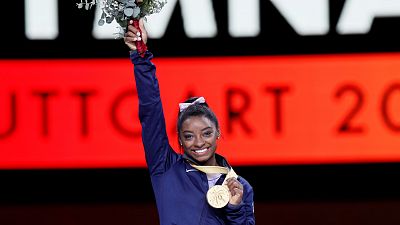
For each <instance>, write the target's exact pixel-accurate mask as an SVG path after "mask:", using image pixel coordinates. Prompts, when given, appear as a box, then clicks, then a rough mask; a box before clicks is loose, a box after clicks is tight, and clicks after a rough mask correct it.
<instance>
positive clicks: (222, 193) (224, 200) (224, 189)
mask: <svg viewBox="0 0 400 225" xmlns="http://www.w3.org/2000/svg"><path fill="white" fill-rule="evenodd" d="M190 165H191V166H192V167H193V168H196V169H198V170H200V171H202V172H204V173H222V174H226V177H225V180H224V182H223V183H222V185H215V186H213V187H211V188H210V189H209V190H208V191H207V202H208V204H210V206H212V207H214V208H222V207H224V206H226V205H227V204H228V203H229V200H230V199H231V193H230V192H229V188H228V186H227V185H226V180H227V179H228V178H231V177H234V178H237V177H238V175H237V174H236V173H235V171H233V169H232V168H230V169H229V168H227V167H220V166H197V165H193V164H190Z"/></svg>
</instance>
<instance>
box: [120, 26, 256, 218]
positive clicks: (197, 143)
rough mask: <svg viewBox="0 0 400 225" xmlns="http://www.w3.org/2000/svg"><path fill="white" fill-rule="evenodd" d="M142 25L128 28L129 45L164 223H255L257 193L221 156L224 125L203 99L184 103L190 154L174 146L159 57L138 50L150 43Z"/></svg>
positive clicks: (182, 128)
mask: <svg viewBox="0 0 400 225" xmlns="http://www.w3.org/2000/svg"><path fill="white" fill-rule="evenodd" d="M131 24H132V23H131ZM139 25H140V30H141V32H140V30H139V29H136V28H135V27H134V26H132V25H129V26H128V30H129V31H128V32H127V33H126V36H125V43H126V45H127V46H128V47H129V48H130V49H131V50H132V52H131V60H132V63H133V64H134V65H135V67H134V73H135V80H136V88H137V92H138V96H139V119H140V123H141V125H142V140H143V145H144V149H145V155H146V162H147V166H148V168H149V171H150V176H151V181H152V185H153V189H154V194H155V197H156V200H157V201H156V202H157V208H158V213H159V216H160V223H161V224H185V225H191V224H193V225H194V224H196V225H199V224H207V225H212V224H242V225H247V224H255V218H254V204H253V189H252V187H251V186H250V184H249V183H248V182H247V181H246V180H245V179H244V178H242V177H238V176H237V175H236V173H235V172H234V171H233V169H232V167H231V166H230V165H229V164H228V162H227V160H226V159H225V158H224V157H222V156H220V155H218V154H216V153H215V151H216V149H217V140H218V139H219V136H220V128H219V123H218V120H217V118H216V116H215V114H214V112H213V111H212V110H211V109H210V108H209V106H208V104H207V103H206V101H205V99H204V98H203V97H200V98H190V99H188V100H187V101H186V102H184V103H181V104H180V105H179V108H180V110H179V114H178V121H177V128H178V136H179V142H180V145H181V146H182V148H183V150H184V154H177V153H176V152H175V151H174V150H173V149H172V148H171V146H170V144H169V141H168V137H167V133H166V128H165V119H164V113H163V108H162V105H161V98H160V90H159V87H158V81H157V78H156V74H155V73H156V68H155V65H154V64H153V63H152V62H151V59H152V58H153V55H152V54H151V53H150V52H149V51H146V52H144V54H141V53H138V51H137V46H136V44H137V42H138V41H143V42H144V43H146V42H147V33H146V30H145V27H144V25H143V20H140V23H139ZM207 202H208V204H207ZM171 206H173V207H171Z"/></svg>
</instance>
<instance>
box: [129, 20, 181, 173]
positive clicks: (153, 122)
mask: <svg viewBox="0 0 400 225" xmlns="http://www.w3.org/2000/svg"><path fill="white" fill-rule="evenodd" d="M139 25H140V29H141V32H140V33H139V30H138V29H136V28H135V27H134V26H132V25H129V26H128V32H127V33H126V36H125V39H124V41H125V43H126V45H127V46H128V47H129V48H130V49H131V50H132V51H131V56H130V57H131V60H132V63H133V64H134V73H135V81H136V88H137V92H138V96H139V119H140V123H141V125H142V141H143V145H144V149H145V154H146V162H147V166H148V168H149V171H150V175H151V176H157V175H161V174H163V173H164V172H165V171H166V170H167V169H168V168H169V167H170V166H171V165H172V164H173V163H174V162H176V160H177V159H178V157H179V156H178V154H176V153H175V152H174V151H173V150H172V148H171V146H170V145H169V142H168V137H167V132H166V127H165V119H164V113H163V109H162V104H161V98H160V91H159V87H158V80H157V78H156V67H155V65H154V64H153V63H152V62H151V59H152V58H153V55H152V54H151V53H150V52H148V51H147V52H146V53H145V54H144V57H142V56H141V55H139V54H138V52H137V51H136V45H135V42H136V41H138V40H143V41H144V42H145V43H146V42H147V33H146V30H145V27H144V25H143V20H140V23H139Z"/></svg>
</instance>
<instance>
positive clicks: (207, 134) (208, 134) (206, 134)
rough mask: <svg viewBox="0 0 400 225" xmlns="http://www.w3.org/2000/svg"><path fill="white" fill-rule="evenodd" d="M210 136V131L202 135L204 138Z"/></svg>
mask: <svg viewBox="0 0 400 225" xmlns="http://www.w3.org/2000/svg"><path fill="white" fill-rule="evenodd" d="M211 134H212V132H211V131H207V132H205V133H204V136H206V137H209V136H211Z"/></svg>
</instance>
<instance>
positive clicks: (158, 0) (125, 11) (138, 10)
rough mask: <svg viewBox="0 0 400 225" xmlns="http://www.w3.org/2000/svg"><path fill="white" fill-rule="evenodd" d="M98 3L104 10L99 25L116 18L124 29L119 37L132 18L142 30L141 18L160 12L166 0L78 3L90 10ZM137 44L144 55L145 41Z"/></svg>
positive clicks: (135, 24)
mask: <svg viewBox="0 0 400 225" xmlns="http://www.w3.org/2000/svg"><path fill="white" fill-rule="evenodd" d="M98 3H99V4H100V8H101V10H102V14H101V18H100V20H99V22H98V24H99V26H102V25H104V23H108V24H109V23H112V22H113V21H114V20H115V21H116V22H117V23H118V24H119V25H120V26H121V29H122V30H121V29H120V31H119V32H118V33H117V38H123V37H124V33H125V32H127V27H128V25H129V21H130V20H133V26H134V27H135V28H136V29H138V30H139V31H140V32H141V30H140V28H139V19H140V18H142V17H146V16H148V15H150V14H153V13H158V12H160V10H161V8H162V7H163V6H164V5H165V3H166V0H91V1H90V0H85V1H83V0H81V2H80V3H76V5H77V6H78V8H83V7H85V9H86V10H89V9H91V8H92V6H94V5H95V4H98ZM136 46H137V50H138V52H139V54H140V55H142V56H143V55H144V53H145V52H146V50H147V46H146V44H145V43H144V42H143V41H137V42H136Z"/></svg>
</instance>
